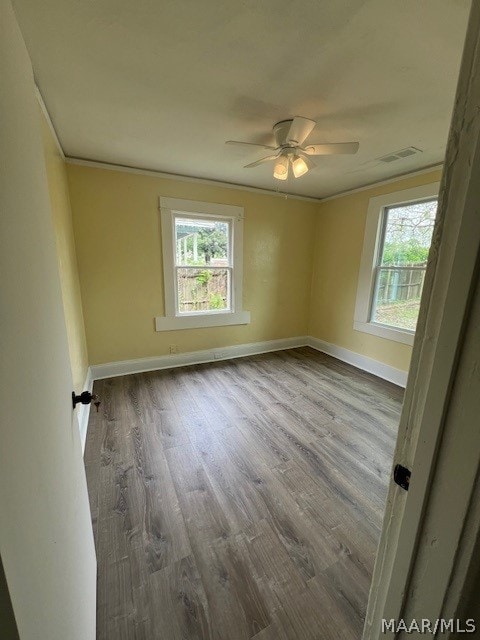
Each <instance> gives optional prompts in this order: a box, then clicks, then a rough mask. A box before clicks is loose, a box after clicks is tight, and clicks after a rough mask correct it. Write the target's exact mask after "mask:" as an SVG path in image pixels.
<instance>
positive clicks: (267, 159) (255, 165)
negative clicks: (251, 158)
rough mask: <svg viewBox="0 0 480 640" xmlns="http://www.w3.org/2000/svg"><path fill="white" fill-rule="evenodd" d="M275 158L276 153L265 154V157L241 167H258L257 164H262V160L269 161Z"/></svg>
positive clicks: (276, 156)
mask: <svg viewBox="0 0 480 640" xmlns="http://www.w3.org/2000/svg"><path fill="white" fill-rule="evenodd" d="M277 158H278V154H275V155H272V156H267V157H266V158H260V160H256V161H255V162H251V163H250V164H246V165H245V166H244V167H243V168H244V169H251V168H252V167H258V165H259V164H263V163H264V162H270V161H271V160H276V159H277Z"/></svg>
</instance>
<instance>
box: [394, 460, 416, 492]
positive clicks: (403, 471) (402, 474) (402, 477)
mask: <svg viewBox="0 0 480 640" xmlns="http://www.w3.org/2000/svg"><path fill="white" fill-rule="evenodd" d="M411 477H412V472H411V471H410V469H407V467H403V466H402V465H401V464H396V465H395V468H394V470H393V479H394V480H395V482H396V483H397V484H398V486H399V487H402V489H405V491H408V487H409V486H410V478H411Z"/></svg>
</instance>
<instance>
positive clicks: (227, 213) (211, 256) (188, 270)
mask: <svg viewBox="0 0 480 640" xmlns="http://www.w3.org/2000/svg"><path fill="white" fill-rule="evenodd" d="M160 211H161V218H162V221H161V223H162V248H163V269H164V285H165V316H164V317H158V318H156V329H157V331H166V330H171V329H182V328H183V329H193V328H197V327H212V326H222V325H229V324H247V323H248V322H249V321H250V314H249V313H248V312H245V311H243V309H242V252H243V247H242V238H243V209H242V208H241V207H233V206H230V205H220V204H213V203H207V202H194V201H190V200H178V199H175V198H163V197H162V198H160Z"/></svg>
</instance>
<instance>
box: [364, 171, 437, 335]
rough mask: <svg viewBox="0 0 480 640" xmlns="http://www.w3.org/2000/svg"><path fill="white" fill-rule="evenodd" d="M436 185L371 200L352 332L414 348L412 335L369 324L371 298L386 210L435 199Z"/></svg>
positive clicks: (392, 328) (382, 325) (435, 183)
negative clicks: (359, 332) (353, 330)
mask: <svg viewBox="0 0 480 640" xmlns="http://www.w3.org/2000/svg"><path fill="white" fill-rule="evenodd" d="M439 188H440V183H439V182H433V183H430V184H426V185H422V186H421V187H414V188H413V189H404V190H403V191H395V192H394V193H387V194H385V195H382V196H376V197H375V198H370V202H369V205H368V212H367V221H366V225H365V236H364V240H363V252H362V259H361V262H360V271H359V275H358V285H357V299H356V304H355V316H354V321H353V328H354V329H355V330H356V331H362V332H363V333H370V334H372V335H374V336H379V337H380V338H387V340H394V341H395V342H402V343H403V344H409V345H412V344H413V340H414V338H415V331H410V330H408V329H397V328H395V327H390V326H388V325H384V324H381V323H379V322H373V321H372V320H371V311H372V304H373V297H374V294H375V279H376V265H377V258H378V252H379V250H380V244H381V242H382V230H383V220H384V215H385V210H386V209H388V208H389V207H393V206H399V205H400V206H401V205H405V204H412V203H414V202H422V201H426V200H431V199H432V198H438V191H439Z"/></svg>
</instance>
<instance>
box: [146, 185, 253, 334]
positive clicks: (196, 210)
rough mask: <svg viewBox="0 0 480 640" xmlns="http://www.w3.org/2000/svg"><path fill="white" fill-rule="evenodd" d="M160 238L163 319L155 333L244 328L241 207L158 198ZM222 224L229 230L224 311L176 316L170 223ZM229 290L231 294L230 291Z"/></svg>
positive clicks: (246, 318) (246, 315) (158, 319)
mask: <svg viewBox="0 0 480 640" xmlns="http://www.w3.org/2000/svg"><path fill="white" fill-rule="evenodd" d="M159 210H160V215H161V234H162V258H163V284H164V301H165V316H157V317H156V318H155V330H156V331H172V330H175V329H196V328H202V327H221V326H226V325H239V324H248V323H249V322H250V314H249V313H248V312H244V311H243V307H242V304H243V220H244V210H243V207H237V206H232V205H227V204H220V203H216V202H205V201H197V200H182V199H179V198H165V197H163V196H160V198H159ZM184 215H186V216H188V217H198V218H200V219H205V218H210V219H212V220H223V221H224V222H227V223H228V227H229V247H230V249H229V265H228V269H229V270H230V273H231V274H232V280H231V282H230V285H229V298H230V299H229V309H228V311H223V310H222V311H211V312H204V313H191V314H183V313H182V314H180V313H179V312H178V300H177V283H176V266H175V265H176V258H175V249H174V246H175V229H174V219H175V217H178V216H180V217H181V216H184ZM230 287H231V290H230Z"/></svg>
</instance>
